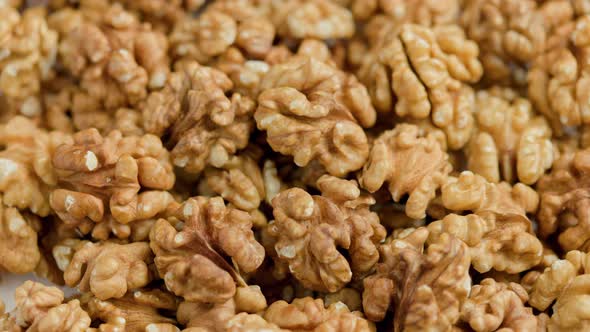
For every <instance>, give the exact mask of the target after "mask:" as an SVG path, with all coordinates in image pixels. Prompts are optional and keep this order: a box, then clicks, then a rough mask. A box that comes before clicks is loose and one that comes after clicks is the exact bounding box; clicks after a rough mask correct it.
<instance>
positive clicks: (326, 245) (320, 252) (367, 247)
mask: <svg viewBox="0 0 590 332" xmlns="http://www.w3.org/2000/svg"><path fill="white" fill-rule="evenodd" d="M317 186H318V188H319V190H320V191H321V193H322V195H321V196H317V195H314V196H312V195H310V194H308V193H307V192H305V191H304V190H302V189H299V188H291V189H288V190H285V191H282V192H281V193H279V194H278V195H276V196H275V197H274V198H273V200H272V206H273V215H274V217H275V220H274V221H272V222H271V223H269V225H268V229H267V230H266V231H267V233H268V235H269V237H270V238H271V239H273V241H275V242H274V251H275V252H276V256H274V255H273V256H274V258H275V260H276V261H277V263H280V264H287V265H288V266H289V270H290V272H291V274H293V276H294V277H295V278H296V279H297V280H299V281H300V282H301V283H302V284H303V285H304V286H305V287H306V288H309V289H313V290H316V291H323V292H335V291H337V290H339V289H341V288H342V287H344V286H345V285H346V284H347V283H348V282H349V281H351V279H352V278H353V276H354V277H355V278H360V277H362V276H364V275H366V274H367V273H369V272H370V271H371V269H372V268H373V266H374V264H375V263H376V262H377V260H378V259H379V253H378V251H377V245H378V244H379V243H380V242H381V241H382V240H383V239H384V238H385V235H386V232H385V228H384V227H383V226H382V225H381V224H380V223H379V217H378V216H377V214H376V213H374V212H371V211H370V210H369V207H370V206H371V205H373V204H374V203H375V200H374V198H373V197H372V196H370V195H366V194H361V191H360V190H359V188H358V185H357V183H356V181H354V180H351V181H347V180H343V179H339V178H336V177H333V176H329V175H324V176H322V177H320V179H319V180H318V182H317ZM339 250H346V252H347V253H348V255H347V256H344V255H343V254H342V253H341V252H340V251H339Z"/></svg>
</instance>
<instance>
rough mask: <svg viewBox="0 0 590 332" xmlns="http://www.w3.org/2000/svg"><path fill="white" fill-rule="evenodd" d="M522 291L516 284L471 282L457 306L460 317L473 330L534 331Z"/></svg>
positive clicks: (533, 322)
mask: <svg viewBox="0 0 590 332" xmlns="http://www.w3.org/2000/svg"><path fill="white" fill-rule="evenodd" d="M527 299H528V296H527V293H526V291H525V290H524V289H523V288H522V286H520V285H519V284H516V283H510V284H505V283H501V282H496V281H494V279H491V278H487V279H484V280H482V281H481V283H480V284H479V285H473V287H472V288H471V292H470V294H469V298H468V299H467V300H466V301H465V303H463V306H462V307H461V320H462V321H464V322H467V323H468V324H469V326H470V327H471V328H472V329H473V330H475V331H477V332H492V331H500V330H502V331H503V330H507V331H535V330H536V328H537V318H536V317H535V315H533V310H532V309H531V308H527V307H525V305H524V304H525V303H526V301H527Z"/></svg>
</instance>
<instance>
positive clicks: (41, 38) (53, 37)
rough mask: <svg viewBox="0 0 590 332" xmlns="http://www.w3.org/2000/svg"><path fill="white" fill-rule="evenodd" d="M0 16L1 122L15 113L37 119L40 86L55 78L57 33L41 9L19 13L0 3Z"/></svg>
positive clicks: (39, 111)
mask: <svg viewBox="0 0 590 332" xmlns="http://www.w3.org/2000/svg"><path fill="white" fill-rule="evenodd" d="M3 3H4V2H3ZM0 17H2V22H1V23H0V41H1V43H0V91H2V95H0V104H2V99H5V100H4V104H5V106H3V110H2V114H1V115H0V121H2V120H7V119H5V117H6V116H13V115H16V114H21V115H24V116H27V117H31V118H38V117H40V116H41V112H42V105H41V99H40V96H39V94H40V92H41V84H42V83H43V82H44V81H46V80H48V79H50V78H52V77H53V75H54V72H53V65H54V64H55V60H56V56H57V47H58V45H57V44H58V34H57V32H56V31H54V30H52V29H50V28H49V27H48V25H47V21H46V11H45V9H43V8H41V7H35V8H29V9H26V10H25V11H24V12H23V13H22V14H21V13H19V12H18V11H17V10H16V9H15V8H11V7H9V6H5V5H3V4H0ZM2 122H4V121H2Z"/></svg>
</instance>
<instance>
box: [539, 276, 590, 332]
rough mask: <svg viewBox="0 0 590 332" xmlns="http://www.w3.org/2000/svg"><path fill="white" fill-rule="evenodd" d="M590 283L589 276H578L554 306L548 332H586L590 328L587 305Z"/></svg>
mask: <svg viewBox="0 0 590 332" xmlns="http://www.w3.org/2000/svg"><path fill="white" fill-rule="evenodd" d="M589 283H590V275H589V274H583V275H580V276H577V277H576V278H574V280H573V281H572V282H571V284H570V285H569V287H567V288H566V289H565V290H564V291H563V293H561V295H560V296H559V297H558V298H557V302H555V305H554V306H553V315H552V316H551V320H550V321H549V323H548V324H547V327H548V331H551V332H554V331H555V332H557V331H585V330H587V329H588V328H590V319H588V317H589V315H590V313H589V312H588V306H587V305H586V303H587V301H588V285H589Z"/></svg>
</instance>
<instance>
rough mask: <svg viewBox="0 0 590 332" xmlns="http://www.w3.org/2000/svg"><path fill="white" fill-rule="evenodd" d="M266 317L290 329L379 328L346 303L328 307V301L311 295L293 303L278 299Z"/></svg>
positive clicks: (354, 331) (362, 331)
mask: <svg viewBox="0 0 590 332" xmlns="http://www.w3.org/2000/svg"><path fill="white" fill-rule="evenodd" d="M264 319H266V321H267V322H269V323H271V324H275V325H277V326H279V327H280V328H283V329H287V330H290V331H316V332H320V331H323V332H335V331H343V332H371V331H375V326H374V325H373V323H372V322H369V321H367V320H366V319H365V318H364V317H363V315H362V313H360V312H358V311H355V312H351V311H350V310H349V309H348V307H347V306H346V305H345V304H343V303H342V302H336V303H333V304H331V305H329V306H327V308H326V306H325V304H324V301H322V300H321V299H314V298H311V297H304V298H299V299H295V300H293V302H291V303H287V302H285V301H282V300H281V301H276V302H274V303H273V304H271V305H270V306H269V307H268V309H266V311H265V312H264Z"/></svg>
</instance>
